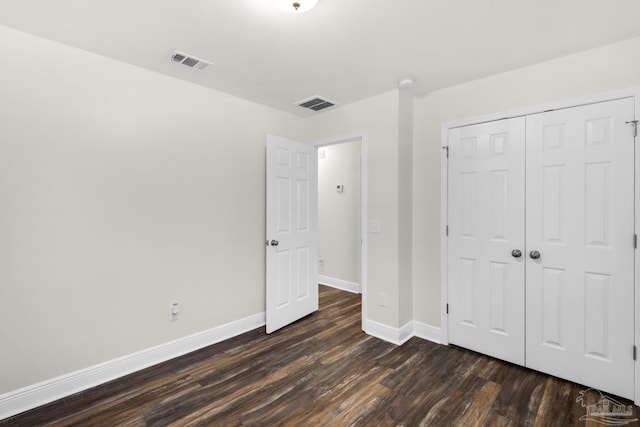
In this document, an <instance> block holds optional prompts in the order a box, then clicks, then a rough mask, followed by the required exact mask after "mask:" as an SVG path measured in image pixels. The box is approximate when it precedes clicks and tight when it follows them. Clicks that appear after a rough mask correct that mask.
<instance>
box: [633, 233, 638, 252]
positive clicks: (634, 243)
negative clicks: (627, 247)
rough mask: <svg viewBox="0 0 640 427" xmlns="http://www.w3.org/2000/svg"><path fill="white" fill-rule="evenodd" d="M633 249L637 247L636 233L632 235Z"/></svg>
mask: <svg viewBox="0 0 640 427" xmlns="http://www.w3.org/2000/svg"><path fill="white" fill-rule="evenodd" d="M633 249H638V235H637V234H634V235H633Z"/></svg>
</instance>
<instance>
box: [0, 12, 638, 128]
mask: <svg viewBox="0 0 640 427" xmlns="http://www.w3.org/2000/svg"><path fill="white" fill-rule="evenodd" d="M638 16H640V1H638V0H319V2H318V5H317V6H316V8H315V9H313V10H311V11H309V12H307V13H304V14H290V13H286V12H283V11H281V10H280V9H278V8H276V7H275V0H2V1H0V25H5V26H7V27H11V28H15V29H18V30H21V31H24V32H27V33H31V34H35V35H38V36H41V37H45V38H48V39H51V40H55V41H58V42H62V43H65V44H68V45H71V46H75V47H78V48H81V49H85V50H87V51H91V52H95V53H98V54H101V55H104V56H107V57H111V58H114V59H117V60H120V61H124V62H128V63H131V64H135V65H138V66H141V67H144V68H147V69H150V70H154V71H157V72H159V73H163V74H167V75H171V76H174V77H177V78H180V79H183V80H188V81H191V82H194V83H197V84H200V85H203V86H207V87H210V88H214V89H217V90H220V91H223V92H227V93H230V94H233V95H236V96H239V97H242V98H246V99H250V100H253V101H256V102H259V103H262V104H265V105H269V106H272V107H274V108H277V109H281V110H284V111H289V112H291V113H294V114H298V115H300V116H306V115H309V114H322V113H311V112H307V111H306V110H303V109H301V108H300V107H297V106H294V105H293V103H294V102H295V101H298V100H300V99H303V98H307V97H310V96H312V95H321V96H324V97H326V98H328V99H330V100H332V101H334V102H337V103H338V104H339V105H344V104H348V103H351V102H354V101H357V100H359V99H363V98H367V97H369V96H373V95H376V94H379V93H382V92H386V91H388V90H391V89H394V88H395V87H397V82H398V79H399V78H401V77H405V76H413V77H415V78H416V82H417V84H416V87H415V88H414V91H415V93H422V92H428V91H432V90H435V89H439V88H443V87H447V86H451V85H454V84H456V83H460V82H464V81H468V80H473V79H477V78H481V77H484V76H487V75H491V74H496V73H499V72H503V71H507V70H510V69H514V68H518V67H522V66H526V65H529V64H533V63H536V62H541V61H544V60H548V59H552V58H556V57H560V56H565V55H568V54H571V53H574V52H578V51H582V50H587V49H590V48H594V47H597V46H602V45H605V44H609V43H613V42H616V41H620V40H624V39H628V38H632V37H636V36H640V25H638ZM174 49H177V50H180V51H184V52H186V53H189V54H192V55H194V56H197V57H200V58H202V59H205V60H208V61H211V62H214V63H215V64H216V65H215V67H214V68H213V69H210V70H208V71H203V72H200V71H196V70H192V69H188V68H186V67H184V66H181V65H177V64H174V63H171V62H169V61H168V56H169V55H170V53H171V52H172V51H173V50H174ZM629 54H630V55H635V54H638V53H637V52H629Z"/></svg>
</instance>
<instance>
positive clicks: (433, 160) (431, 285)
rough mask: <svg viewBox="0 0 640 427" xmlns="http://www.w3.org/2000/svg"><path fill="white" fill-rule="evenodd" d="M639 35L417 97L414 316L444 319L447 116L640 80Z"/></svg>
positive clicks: (639, 82)
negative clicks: (442, 186)
mask: <svg viewBox="0 0 640 427" xmlns="http://www.w3.org/2000/svg"><path fill="white" fill-rule="evenodd" d="M639 51H640V38H635V39H631V40H627V41H624V42H621V43H616V44H613V45H609V46H605V47H602V48H598V49H593V50H590V51H586V52H582V53H579V54H575V55H571V56H567V57H563V58H560V59H557V60H553V61H548V62H544V63H541V64H537V65H533V66H530V67H525V68H521V69H517V70H514V71H510V72H507V73H503V74H498V75H495V76H491V77H487V78H484V79H481V80H476V81H472V82H468V83H464V84H461V85H457V86H453V87H450V88H447V89H443V90H440V91H436V92H432V93H429V94H426V95H424V96H421V97H417V98H416V100H415V127H414V132H415V133H414V138H415V141H414V156H413V165H414V173H413V179H414V189H415V191H414V196H413V304H414V320H417V321H419V322H423V323H427V324H430V325H435V326H438V325H439V324H440V307H439V305H440V151H441V149H440V145H441V140H440V126H441V124H442V122H446V121H451V120H454V119H462V118H470V117H475V116H480V115H484V114H490V113H495V112H500V111H506V110H512V109H516V108H520V107H526V106H533V105H537V104H542V103H548V102H551V101H556V100H563V99H568V98H574V97H579V96H584V95H589V94H595V93H599V92H604V91H609V90H614V89H621V88H625V87H630V86H635V85H640V56H638V55H636V52H639Z"/></svg>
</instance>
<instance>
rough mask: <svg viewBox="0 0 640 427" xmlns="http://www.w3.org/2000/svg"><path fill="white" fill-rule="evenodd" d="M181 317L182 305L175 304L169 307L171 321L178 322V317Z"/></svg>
mask: <svg viewBox="0 0 640 427" xmlns="http://www.w3.org/2000/svg"><path fill="white" fill-rule="evenodd" d="M179 315H180V304H178V303H177V302H174V303H173V304H171V305H170V306H169V321H170V322H173V321H175V320H178V316H179Z"/></svg>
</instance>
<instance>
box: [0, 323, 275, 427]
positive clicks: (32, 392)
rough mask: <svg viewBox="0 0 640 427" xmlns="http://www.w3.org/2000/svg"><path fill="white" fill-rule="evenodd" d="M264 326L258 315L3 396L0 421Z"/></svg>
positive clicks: (0, 403) (0, 396)
mask: <svg viewBox="0 0 640 427" xmlns="http://www.w3.org/2000/svg"><path fill="white" fill-rule="evenodd" d="M264 324H265V313H258V314H255V315H253V316H249V317H245V318H244V319H240V320H236V321H234V322H231V323H227V324H224V325H221V326H217V327H215V328H212V329H209V330H206V331H202V332H199V333H196V334H193V335H189V336H186V337H183V338H179V339H177V340H175V341H171V342H168V343H165V344H161V345H158V346H155V347H151V348H148V349H146V350H142V351H139V352H136V353H132V354H128V355H126V356H123V357H120V358H117V359H113V360H110V361H107V362H104V363H100V364H98V365H94V366H90V367H88V368H85V369H81V370H79V371H75V372H71V373H69V374H65V375H62V376H59V377H56V378H52V379H50V380H46V381H43V382H40V383H37V384H33V385H30V386H27V387H24V388H21V389H18V390H14V391H10V392H8V393H5V394H3V395H0V420H3V419H5V418H8V417H11V416H13V415H16V414H19V413H21V412H24V411H27V410H29V409H33V408H35V407H38V406H41V405H44V404H46V403H49V402H53V401H54V400H58V399H60V398H63V397H65V396H69V395H71V394H74V393H77V392H79V391H82V390H86V389H89V388H91V387H95V386H97V385H100V384H104V383H106V382H108V381H111V380H114V379H116V378H120V377H123V376H125V375H128V374H130V373H133V372H136V371H139V370H141V369H145V368H148V367H150V366H153V365H156V364H158V363H161V362H164V361H167V360H170V359H173V358H175V357H178V356H182V355H184V354H187V353H190V352H192V351H195V350H199V349H201V348H203V347H207V346H209V345H211V344H215V343H218V342H220V341H224V340H226V339H228V338H231V337H234V336H237V335H240V334H242V333H245V332H248V331H250V330H253V329H255V328H258V327H260V326H263V325H264Z"/></svg>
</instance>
